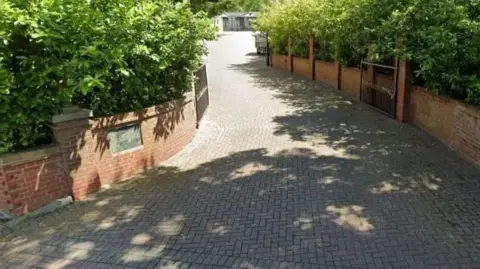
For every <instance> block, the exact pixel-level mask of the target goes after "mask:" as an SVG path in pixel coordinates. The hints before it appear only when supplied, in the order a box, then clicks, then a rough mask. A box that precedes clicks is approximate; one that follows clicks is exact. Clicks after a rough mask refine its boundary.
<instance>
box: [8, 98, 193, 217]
mask: <svg viewBox="0 0 480 269" xmlns="http://www.w3.org/2000/svg"><path fill="white" fill-rule="evenodd" d="M193 98H194V97H193V95H192V94H189V95H188V96H187V97H185V98H182V99H179V100H176V101H172V102H168V103H164V104H162V105H158V106H154V107H150V108H147V109H144V110H142V111H137V112H131V113H125V114H121V115H116V116H113V117H102V118H89V117H88V115H89V113H85V111H84V110H80V111H72V112H67V113H64V114H62V115H59V116H56V117H57V118H55V117H54V126H53V130H54V133H55V140H56V143H57V144H55V145H52V146H49V147H46V148H42V149H38V150H34V151H28V152H23V153H16V154H7V155H2V156H0V211H4V212H8V213H11V214H14V215H21V214H24V213H27V212H29V211H32V210H34V209H37V208H39V207H41V206H43V205H45V204H48V203H49V202H51V201H53V200H55V199H58V198H62V197H65V196H67V195H69V194H72V195H73V196H74V198H75V199H83V198H84V197H85V196H86V195H88V194H90V193H93V192H95V191H97V190H98V189H99V188H100V187H101V186H102V185H104V184H108V183H111V182H114V181H117V180H122V179H125V178H128V177H131V176H132V175H135V174H137V173H139V172H142V171H143V170H144V169H146V168H150V167H153V166H157V165H159V164H160V163H161V162H163V161H165V160H166V159H168V158H169V157H171V156H172V155H174V154H175V153H177V152H179V151H180V150H181V149H182V148H183V147H184V146H185V145H186V144H188V143H189V142H190V141H191V139H192V138H193V136H194V134H195V131H196V114H195V105H194V101H193ZM131 125H135V126H138V130H139V131H140V132H139V133H140V135H139V137H140V140H138V141H141V142H140V143H141V144H139V145H138V146H135V147H133V148H129V149H127V150H123V151H120V152H116V153H115V152H113V151H112V145H110V142H111V141H110V137H109V133H110V132H111V131H112V130H117V129H118V128H121V127H126V126H131Z"/></svg>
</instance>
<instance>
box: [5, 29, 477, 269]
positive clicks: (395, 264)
mask: <svg viewBox="0 0 480 269" xmlns="http://www.w3.org/2000/svg"><path fill="white" fill-rule="evenodd" d="M253 44H254V42H253V40H252V38H251V33H235V34H230V33H229V34H228V35H224V36H223V37H222V38H221V39H220V40H219V41H216V42H213V43H211V44H210V55H209V57H208V59H207V67H208V74H209V85H210V93H211V106H210V107H209V109H208V110H207V113H206V114H205V117H204V119H203V120H202V124H201V125H200V128H199V130H198V132H197V133H196V135H195V137H194V139H193V141H192V142H191V143H190V144H188V145H187V146H186V147H185V148H184V149H183V150H182V151H181V152H180V153H179V154H176V155H175V156H174V157H172V158H170V159H169V160H168V161H167V162H166V163H164V164H163V165H162V166H161V167H159V168H157V169H153V170H149V171H147V172H146V173H143V174H141V175H139V177H138V178H137V179H136V180H129V181H125V182H122V183H117V184H113V185H112V187H111V188H110V189H108V190H104V191H101V192H99V193H97V194H96V195H94V196H92V197H89V198H88V199H86V200H84V201H80V202H76V203H74V204H73V205H71V206H69V207H66V208H64V209H62V210H60V211H58V212H55V213H53V214H49V215H46V216H44V217H40V218H37V219H32V220H30V221H28V222H24V223H21V225H18V226H17V227H15V228H14V230H13V231H10V230H8V231H7V230H5V229H4V230H3V233H7V232H8V235H5V236H4V238H5V240H3V243H0V267H1V268H9V267H11V268H22V267H23V268H30V267H40V268H260V269H267V268H275V269H277V268H288V269H291V268H326V269H330V268H332V269H333V268H335V269H339V268H345V269H346V268H348V269H350V268H355V269H359V268H417V269H418V268H434V269H438V268H445V269H447V268H448V269H450V268H453V269H455V268H480V255H479V253H480V247H479V246H480V223H479V220H480V215H479V212H480V200H479V199H478V193H479V192H480V182H479V181H478V178H479V175H480V174H479V173H480V172H479V170H478V169H476V168H475V167H473V166H472V165H470V164H468V163H466V162H465V161H463V160H462V159H461V158H459V157H458V156H457V155H456V154H455V153H454V152H452V151H450V150H448V149H447V148H446V147H445V146H444V145H442V144H441V143H439V142H436V141H435V140H434V139H432V137H431V136H430V135H428V134H426V133H425V132H423V131H421V130H419V129H418V128H415V127H413V126H409V125H405V124H400V123H398V122H396V121H395V120H393V119H390V118H388V117H386V116H384V115H382V114H379V113H377V112H376V111H374V110H372V109H371V108H370V107H368V106H366V105H364V104H362V103H360V102H359V101H356V100H353V99H350V98H348V97H347V96H348V95H346V94H345V93H343V92H341V91H338V90H335V89H332V88H329V87H325V86H323V85H322V84H319V83H318V82H314V81H311V80H309V79H307V78H304V77H302V76H297V75H294V74H293V75H292V74H290V73H288V72H283V71H279V70H275V69H272V68H268V67H266V66H265V59H264V58H258V57H246V56H245V55H247V54H249V52H252V51H255V48H254V45H253ZM0 231H2V230H0ZM0 233H1V232H0Z"/></svg>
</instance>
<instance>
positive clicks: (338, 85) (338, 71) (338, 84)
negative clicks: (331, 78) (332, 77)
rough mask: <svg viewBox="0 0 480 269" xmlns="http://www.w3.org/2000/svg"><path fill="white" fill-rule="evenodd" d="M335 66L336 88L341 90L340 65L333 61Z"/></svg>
mask: <svg viewBox="0 0 480 269" xmlns="http://www.w3.org/2000/svg"><path fill="white" fill-rule="evenodd" d="M335 64H336V67H337V90H339V91H340V90H342V66H341V65H340V63H337V62H335Z"/></svg>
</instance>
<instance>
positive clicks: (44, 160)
mask: <svg viewBox="0 0 480 269" xmlns="http://www.w3.org/2000/svg"><path fill="white" fill-rule="evenodd" d="M0 192H1V196H0V210H1V211H4V212H9V213H11V214H13V215H21V214H25V213H27V212H29V211H31V210H34V209H37V208H39V207H41V206H43V205H45V204H48V203H49V202H51V201H53V200H56V199H59V198H62V197H65V196H67V195H68V194H69V193H70V186H69V184H68V181H67V177H66V173H65V170H64V169H63V161H62V155H61V152H60V147H59V146H58V145H53V146H50V147H45V148H40V149H37V150H31V151H27V152H22V153H17V154H7V155H3V156H2V157H1V159H0Z"/></svg>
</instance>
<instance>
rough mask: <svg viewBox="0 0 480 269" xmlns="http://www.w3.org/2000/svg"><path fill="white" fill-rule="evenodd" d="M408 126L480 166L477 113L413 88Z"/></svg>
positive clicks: (464, 106) (479, 124)
mask: <svg viewBox="0 0 480 269" xmlns="http://www.w3.org/2000/svg"><path fill="white" fill-rule="evenodd" d="M409 115H410V122H411V123H412V124H414V125H416V126H418V127H420V128H422V129H424V130H426V131H427V132H429V133H430V134H432V135H433V136H435V137H437V138H438V139H439V140H441V141H442V142H443V143H445V144H446V145H447V146H449V147H450V148H452V149H453V150H455V151H456V152H458V153H459V155H461V156H463V157H464V158H465V159H467V160H469V161H471V162H472V163H474V164H476V165H478V166H480V109H479V108H478V107H473V106H466V105H465V104H463V103H461V102H459V101H456V100H453V99H451V98H447V97H442V96H438V95H434V94H432V93H430V92H428V91H427V90H425V89H424V88H421V87H413V88H412V91H411V101H410V109H409Z"/></svg>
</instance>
